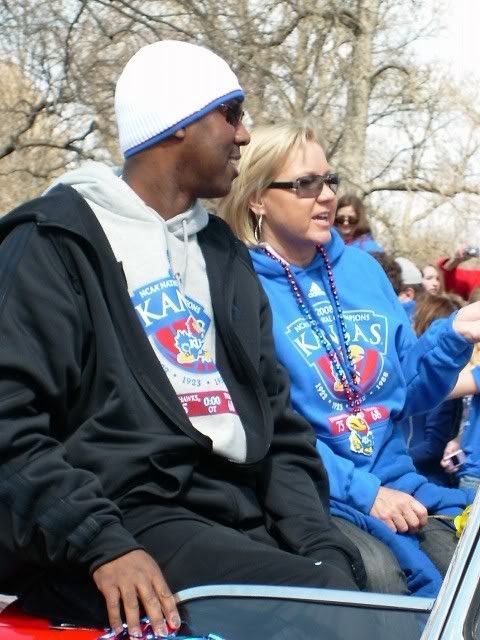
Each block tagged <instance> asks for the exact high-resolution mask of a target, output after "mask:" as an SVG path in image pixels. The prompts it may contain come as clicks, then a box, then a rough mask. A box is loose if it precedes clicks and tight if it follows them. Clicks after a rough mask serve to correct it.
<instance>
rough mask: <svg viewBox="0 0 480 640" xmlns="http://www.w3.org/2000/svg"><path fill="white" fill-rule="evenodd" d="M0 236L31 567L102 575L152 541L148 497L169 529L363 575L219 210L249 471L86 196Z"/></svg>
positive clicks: (250, 277) (46, 207) (2, 506)
mask: <svg viewBox="0 0 480 640" xmlns="http://www.w3.org/2000/svg"><path fill="white" fill-rule="evenodd" d="M0 241H1V245H0V314H1V316H0V510H1V512H2V513H3V514H4V515H3V518H2V525H1V527H0V545H2V546H3V547H4V548H7V549H9V550H11V551H13V550H16V551H18V552H19V553H20V555H21V557H22V558H23V560H27V561H28V562H29V563H32V566H33V565H35V566H44V567H45V566H52V565H57V566H67V565H69V564H71V563H73V564H81V565H83V566H86V567H88V568H89V570H90V571H93V570H94V569H95V568H96V567H98V566H99V565H101V564H103V563H105V562H107V561H109V560H112V559H114V558H115V557H118V556H119V555H122V554H124V553H126V552H128V551H130V550H133V549H137V548H139V546H140V545H139V544H138V543H137V542H136V540H135V539H134V537H133V536H132V535H131V533H130V532H129V531H127V529H126V528H125V527H124V526H123V524H122V512H123V513H124V512H125V510H127V509H129V508H131V507H135V506H138V505H139V504H148V503H149V502H150V503H152V504H153V503H155V505H157V507H156V510H155V514H156V515H155V517H156V518H157V521H158V519H160V520H162V519H164V520H168V519H171V518H176V517H178V516H179V514H185V513H191V514H196V515H198V516H200V517H204V518H209V519H212V520H214V521H216V522H219V523H221V524H224V525H226V526H231V527H234V528H242V526H243V525H244V524H245V523H246V522H249V523H252V522H255V521H258V522H262V523H264V524H265V525H266V526H267V529H268V530H269V531H270V533H271V534H272V535H273V536H274V537H275V538H276V539H277V540H279V541H281V543H282V545H283V546H285V547H286V548H288V549H290V550H291V551H292V552H294V553H298V554H301V555H309V556H314V555H315V551H316V550H318V549H319V548H326V547H329V548H331V549H332V551H333V550H336V551H335V552H334V553H338V552H339V551H340V552H341V553H342V554H345V555H347V557H348V559H349V562H350V564H351V565H352V566H353V569H354V574H355V575H356V578H357V581H358V582H359V583H360V584H361V583H362V582H363V565H362V563H361V560H360V559H359V555H358V552H357V550H356V548H355V547H354V546H353V545H352V544H351V543H350V542H349V541H348V540H347V539H346V538H345V537H344V536H343V535H342V534H340V532H339V531H338V530H336V529H335V528H334V527H333V526H332V525H331V522H330V516H329V508H328V492H329V487H328V480H327V476H326V473H325V470H324V467H323V465H322V463H321V461H320V459H319V458H318V455H317V452H316V449H315V435H314V432H313V430H312V428H311V427H310V425H309V424H308V423H306V422H305V421H304V420H303V419H302V418H301V417H300V416H298V415H297V414H295V413H294V412H292V411H291V410H290V409H289V383H288V379H287V376H286V374H285V371H284V370H283V369H282V367H281V366H280V365H279V364H278V362H277V360H276V358H275V350H274V345H273V338H272V333H271V312H270V307H269V305H268V302H267V299H266V297H265V294H264V292H263V290H262V287H261V285H260V283H259V281H258V279H257V277H256V275H255V273H254V271H253V269H252V266H251V263H250V258H249V255H248V252H247V250H246V248H245V247H244V245H243V244H242V243H240V242H239V241H238V240H236V239H235V238H234V236H233V235H232V233H231V232H230V230H229V229H228V227H227V226H226V225H225V223H223V222H222V221H221V220H219V219H218V218H216V217H214V216H211V218H210V221H209V224H208V225H207V227H206V228H205V229H204V230H202V231H201V232H200V233H199V234H198V241H199V243H200V246H201V248H202V251H203V254H204V257H205V262H206V266H207V274H208V279H209V283H210V289H211V297H212V301H213V310H214V316H215V324H216V336H217V338H216V339H217V344H216V354H217V355H216V360H217V366H218V368H219V370H220V371H221V373H222V375H223V378H224V380H225V383H226V384H227V386H228V389H229V392H230V394H231V396H232V399H233V402H234V404H235V407H236V409H237V412H238V414H239V416H240V417H241V420H242V423H243V425H244V428H245V432H246V437H247V460H246V463H245V464H236V463H232V462H229V461H227V460H225V459H222V458H219V457H218V456H216V455H214V454H213V453H212V448H211V441H210V439H209V438H208V437H206V436H204V435H203V434H201V433H199V432H198V431H196V430H195V429H193V427H192V425H191V423H190V422H189V420H188V418H187V416H186V414H185V412H184V411H183V409H182V407H181V405H180V403H179V401H178V399H177V396H176V394H175V392H174V390H173V388H172V386H171V384H170V382H169V380H168V379H167V377H166V375H165V373H164V371H163V369H162V367H161V365H160V363H159V361H158V359H157V357H156V355H155V353H154V351H153V350H152V348H151V346H150V343H149V342H148V340H147V338H146V336H145V334H144V332H143V329H142V327H141V326H140V323H139V321H138V319H137V316H136V313H135V310H134V308H133V305H132V303H131V301H130V298H129V294H128V290H127V287H126V283H125V278H124V275H123V272H122V266H121V264H119V263H117V261H116V259H115V257H114V255H113V252H112V250H111V248H110V245H109V243H108V240H107V238H106V236H105V235H104V232H103V230H102V228H101V226H100V225H99V223H98V221H97V219H96V217H95V216H94V214H93V212H92V211H91V209H90V207H89V206H88V205H87V203H86V201H85V200H84V199H83V198H82V197H81V196H80V195H78V194H77V192H76V191H75V190H73V189H71V188H70V187H58V188H56V189H55V190H53V191H52V192H50V193H49V194H48V195H46V196H44V197H41V198H39V199H37V200H34V201H31V202H28V203H26V204H24V205H23V206H21V207H19V208H18V209H16V210H14V211H13V212H11V213H10V214H8V215H7V216H5V217H4V218H3V219H2V220H1V221H0ZM139 259H141V257H140V256H139ZM159 514H160V515H159ZM0 516H1V514H0Z"/></svg>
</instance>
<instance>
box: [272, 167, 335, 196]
mask: <svg viewBox="0 0 480 640" xmlns="http://www.w3.org/2000/svg"><path fill="white" fill-rule="evenodd" d="M339 183H340V178H339V176H338V174H337V173H327V174H326V175H324V176H320V175H318V174H312V175H310V176H302V177H301V178H297V179H296V180H293V181H292V182H271V183H270V184H269V185H268V187H267V189H294V190H295V191H296V192H297V196H298V197H299V198H318V196H319V195H320V194H321V193H322V189H323V185H324V184H326V185H328V187H329V188H330V191H333V193H337V190H338V185H339Z"/></svg>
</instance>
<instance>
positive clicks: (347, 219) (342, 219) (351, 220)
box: [335, 216, 358, 225]
mask: <svg viewBox="0 0 480 640" xmlns="http://www.w3.org/2000/svg"><path fill="white" fill-rule="evenodd" d="M357 222H358V218H355V216H337V217H336V218H335V224H345V223H347V224H352V225H353V224H357Z"/></svg>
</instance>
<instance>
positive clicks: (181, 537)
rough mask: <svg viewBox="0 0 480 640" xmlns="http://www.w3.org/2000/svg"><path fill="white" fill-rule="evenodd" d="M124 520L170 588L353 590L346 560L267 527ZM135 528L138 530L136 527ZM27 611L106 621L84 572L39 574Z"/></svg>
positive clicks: (27, 596)
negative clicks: (284, 543) (296, 545)
mask: <svg viewBox="0 0 480 640" xmlns="http://www.w3.org/2000/svg"><path fill="white" fill-rule="evenodd" d="M125 524H126V525H127V526H128V528H129V529H130V530H132V533H134V534H135V536H136V538H137V540H138V541H139V543H140V544H142V545H143V546H144V547H145V549H146V551H147V552H148V553H150V555H152V556H153V557H154V558H155V559H156V560H157V562H158V564H159V566H160V568H161V570H162V572H163V574H164V576H165V579H166V581H167V584H168V585H169V587H170V589H171V590H172V592H176V591H180V590H181V589H185V588H188V587H194V586H201V585H208V584H264V585H287V586H303V587H326V588H332V589H335V588H337V589H350V590H357V589H358V587H357V586H356V584H355V581H354V579H353V576H352V574H351V573H350V572H349V566H348V564H347V562H345V563H344V565H343V563H338V558H335V560H334V561H333V562H332V561H331V560H329V550H328V549H327V550H325V551H323V552H320V553H319V554H318V555H316V557H315V558H314V559H310V558H304V557H301V556H297V555H294V554H292V553H289V552H287V551H284V550H282V549H280V548H279V546H278V544H277V543H276V542H275V540H273V539H272V538H271V537H270V536H269V534H268V533H267V532H266V530H265V529H263V531H262V529H261V528H256V529H255V531H253V532H249V533H245V532H238V531H235V530H234V529H230V528H227V527H224V526H221V525H218V524H215V523H211V522H208V521H204V520H201V519H199V520H196V519H180V520H174V521H169V522H162V523H161V524H157V525H153V526H148V527H147V526H139V525H138V523H135V522H134V519H133V520H132V518H130V519H129V517H128V516H127V518H126V521H125ZM135 530H136V531H135ZM20 604H21V606H22V607H23V609H24V610H25V611H27V612H28V613H31V614H33V615H41V616H43V617H48V618H49V619H51V620H55V621H59V622H69V623H71V624H77V625H86V626H95V627H103V626H107V625H108V620H107V616H106V608H105V603H104V600H103V596H102V594H101V593H100V592H99V591H98V590H97V588H96V586H95V584H94V582H93V580H92V579H91V578H90V577H89V576H88V574H87V573H86V572H82V571H79V570H75V571H71V570H69V571H65V572H63V573H61V572H56V573H55V574H49V575H45V574H44V575H43V576H41V577H39V578H38V579H37V580H35V582H34V583H33V585H31V586H30V588H29V590H28V591H27V592H26V593H24V594H22V596H21V598H20Z"/></svg>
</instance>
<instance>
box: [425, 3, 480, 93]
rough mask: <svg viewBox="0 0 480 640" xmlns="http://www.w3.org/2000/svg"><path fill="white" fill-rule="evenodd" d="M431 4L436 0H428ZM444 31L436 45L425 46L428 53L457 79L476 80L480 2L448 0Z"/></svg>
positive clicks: (479, 64)
mask: <svg viewBox="0 0 480 640" xmlns="http://www.w3.org/2000/svg"><path fill="white" fill-rule="evenodd" d="M432 1H433V2H434V3H435V1H436V0H432ZM444 23H445V26H446V28H445V32H444V33H442V34H441V35H440V36H439V37H438V45H439V47H438V48H437V47H436V43H434V42H432V43H430V44H429V45H426V46H428V47H429V48H430V46H431V47H432V49H431V51H432V54H433V52H434V51H436V55H438V56H439V57H440V58H443V59H444V61H445V62H446V63H447V64H449V65H450V67H451V72H452V74H453V76H454V77H455V79H457V80H459V81H468V80H469V79H470V80H472V81H476V82H478V81H479V80H480V29H479V27H480V1H479V0H448V2H446V7H445V20H444Z"/></svg>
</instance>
